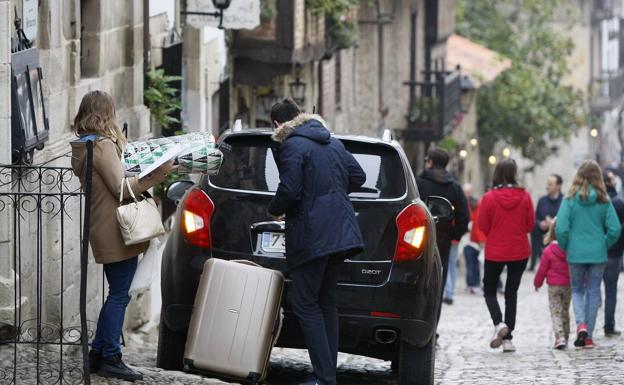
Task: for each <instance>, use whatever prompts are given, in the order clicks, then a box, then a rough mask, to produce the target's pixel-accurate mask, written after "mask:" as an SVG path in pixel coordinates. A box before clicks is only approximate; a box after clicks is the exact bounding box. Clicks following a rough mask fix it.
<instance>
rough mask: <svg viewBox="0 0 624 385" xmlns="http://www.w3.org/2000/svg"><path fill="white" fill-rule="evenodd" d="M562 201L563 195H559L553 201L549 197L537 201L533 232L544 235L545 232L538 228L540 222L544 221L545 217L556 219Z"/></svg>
mask: <svg viewBox="0 0 624 385" xmlns="http://www.w3.org/2000/svg"><path fill="white" fill-rule="evenodd" d="M562 200H563V194H559V196H558V197H557V198H555V199H553V198H551V197H550V196H549V195H545V196H543V197H541V198H540V199H539V200H538V201H537V207H536V208H535V230H536V231H538V232H539V233H540V234H541V235H544V234H546V231H547V230H542V229H541V228H540V227H539V224H540V222H541V221H543V220H544V219H546V216H550V217H551V218H554V217H556V216H557V212H558V211H559V207H560V206H561V201H562Z"/></svg>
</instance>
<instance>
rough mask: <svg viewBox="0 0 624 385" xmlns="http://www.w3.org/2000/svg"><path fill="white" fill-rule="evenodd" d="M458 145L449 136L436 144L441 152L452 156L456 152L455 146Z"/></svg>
mask: <svg viewBox="0 0 624 385" xmlns="http://www.w3.org/2000/svg"><path fill="white" fill-rule="evenodd" d="M458 145H459V143H457V141H456V140H455V139H453V138H451V137H449V136H447V137H446V138H444V139H442V140H441V141H439V142H438V144H437V146H438V147H439V148H441V149H443V150H445V151H446V152H448V153H450V154H453V153H455V151H457V146H458Z"/></svg>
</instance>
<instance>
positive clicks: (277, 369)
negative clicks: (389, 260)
mask: <svg viewBox="0 0 624 385" xmlns="http://www.w3.org/2000/svg"><path fill="white" fill-rule="evenodd" d="M458 277H462V274H461V272H460V273H459V274H458ZM459 281H460V282H458V287H457V290H456V292H457V294H456V296H455V303H454V304H453V305H451V306H448V305H444V308H443V313H442V321H441V324H440V328H439V332H440V339H439V348H438V352H437V361H436V384H440V385H447V384H449V385H460V384H461V385H463V384H466V385H468V384H471V385H472V384H484V385H485V384H487V385H496V384H512V383H513V384H562V385H563V384H566V385H568V384H578V385H581V384H614V385H615V384H621V383H622V378H624V344H622V342H623V341H624V338H613V339H607V338H605V337H604V335H603V333H602V308H601V309H600V312H599V318H598V322H597V328H596V332H595V341H596V343H597V345H598V346H597V348H596V349H594V350H578V349H575V348H573V347H572V348H569V349H568V350H565V351H556V350H553V349H552V348H551V345H552V342H553V337H552V336H551V330H550V318H549V313H548V299H547V293H546V290H545V287H544V288H542V289H541V290H540V292H539V293H535V291H534V290H533V287H532V282H533V274H532V273H526V274H525V276H524V279H523V284H522V287H521V289H520V292H519V306H518V322H517V328H516V332H515V333H514V336H515V338H514V343H515V344H516V347H517V348H518V351H517V352H516V353H502V351H501V350H492V349H490V348H489V345H488V342H489V337H490V335H491V332H492V326H491V322H490V319H489V315H488V313H487V309H486V306H485V302H484V301H483V298H482V297H480V296H476V295H470V294H465V293H464V284H463V282H461V278H460V279H459ZM623 287H624V285H623V284H622V280H621V281H620V291H619V292H620V293H622V288H623ZM620 295H621V294H620ZM500 299H502V297H500ZM616 320H617V321H619V323H620V327H622V325H623V322H624V321H623V320H624V311H623V306H621V305H620V306H619V308H618V314H617V317H616ZM0 351H2V353H3V355H4V354H7V353H9V351H8V349H7V347H6V346H5V347H2V348H0ZM125 356H126V359H127V362H128V363H130V364H132V365H134V366H136V367H138V368H140V369H141V371H142V372H143V373H144V374H145V379H144V381H142V382H137V384H171V385H192V384H226V383H225V382H222V381H219V380H214V379H208V378H203V377H200V376H196V375H190V374H185V373H180V372H167V371H162V370H160V369H157V368H155V364H156V343H155V336H154V335H153V334H150V335H149V336H141V335H139V334H132V335H129V336H128V347H127V348H126V349H125ZM5 357H6V356H5ZM22 361H23V360H22ZM4 364H9V362H8V361H6V360H5V361H3V365H4ZM27 366H28V364H23V363H21V364H20V371H19V373H21V375H26V376H27V377H29V376H30V375H29V374H27V373H31V374H32V373H33V371H30V372H29V371H28V370H26V369H27ZM310 371H311V368H310V366H309V364H308V360H307V353H306V352H305V351H301V350H290V349H275V350H274V353H273V356H272V358H271V370H270V376H269V379H268V384H269V385H292V384H297V383H298V382H299V381H301V380H304V379H305V378H306V377H307V376H308V374H309V372H310ZM24 381H26V382H24ZM22 383H23V384H27V383H29V382H28V380H27V378H26V379H24V378H23V379H22V381H18V384H22ZM92 383H93V384H94V385H121V384H125V383H124V382H122V381H113V380H106V379H102V378H100V377H98V376H93V377H92ZM394 383H395V379H394V377H393V375H392V372H391V370H390V363H389V362H384V361H380V360H374V359H369V358H365V357H360V356H351V355H347V354H341V355H340V358H339V384H341V385H391V384H394Z"/></svg>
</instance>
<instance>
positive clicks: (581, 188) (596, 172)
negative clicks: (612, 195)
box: [567, 160, 609, 203]
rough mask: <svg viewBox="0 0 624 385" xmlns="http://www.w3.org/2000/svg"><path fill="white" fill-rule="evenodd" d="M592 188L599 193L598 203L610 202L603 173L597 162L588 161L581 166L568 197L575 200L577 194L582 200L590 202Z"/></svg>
mask: <svg viewBox="0 0 624 385" xmlns="http://www.w3.org/2000/svg"><path fill="white" fill-rule="evenodd" d="M590 186H591V187H593V188H594V189H595V190H596V192H597V193H598V202H600V203H607V202H609V196H608V195H607V188H606V186H605V184H604V180H603V178H602V171H601V170H600V166H599V165H598V163H596V161H595V160H586V161H584V162H583V163H582V164H581V166H580V167H579V169H578V171H576V175H575V176H574V181H573V182H572V186H571V187H570V190H569V191H568V195H567V197H568V198H574V197H575V196H576V194H578V195H579V198H580V199H581V200H584V201H586V200H589V188H590Z"/></svg>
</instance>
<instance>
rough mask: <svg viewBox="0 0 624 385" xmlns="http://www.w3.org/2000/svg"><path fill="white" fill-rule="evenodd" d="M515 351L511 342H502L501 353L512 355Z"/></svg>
mask: <svg viewBox="0 0 624 385" xmlns="http://www.w3.org/2000/svg"><path fill="white" fill-rule="evenodd" d="M515 351H516V347H515V346H514V344H513V343H512V342H511V340H503V353H513V352H515Z"/></svg>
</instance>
